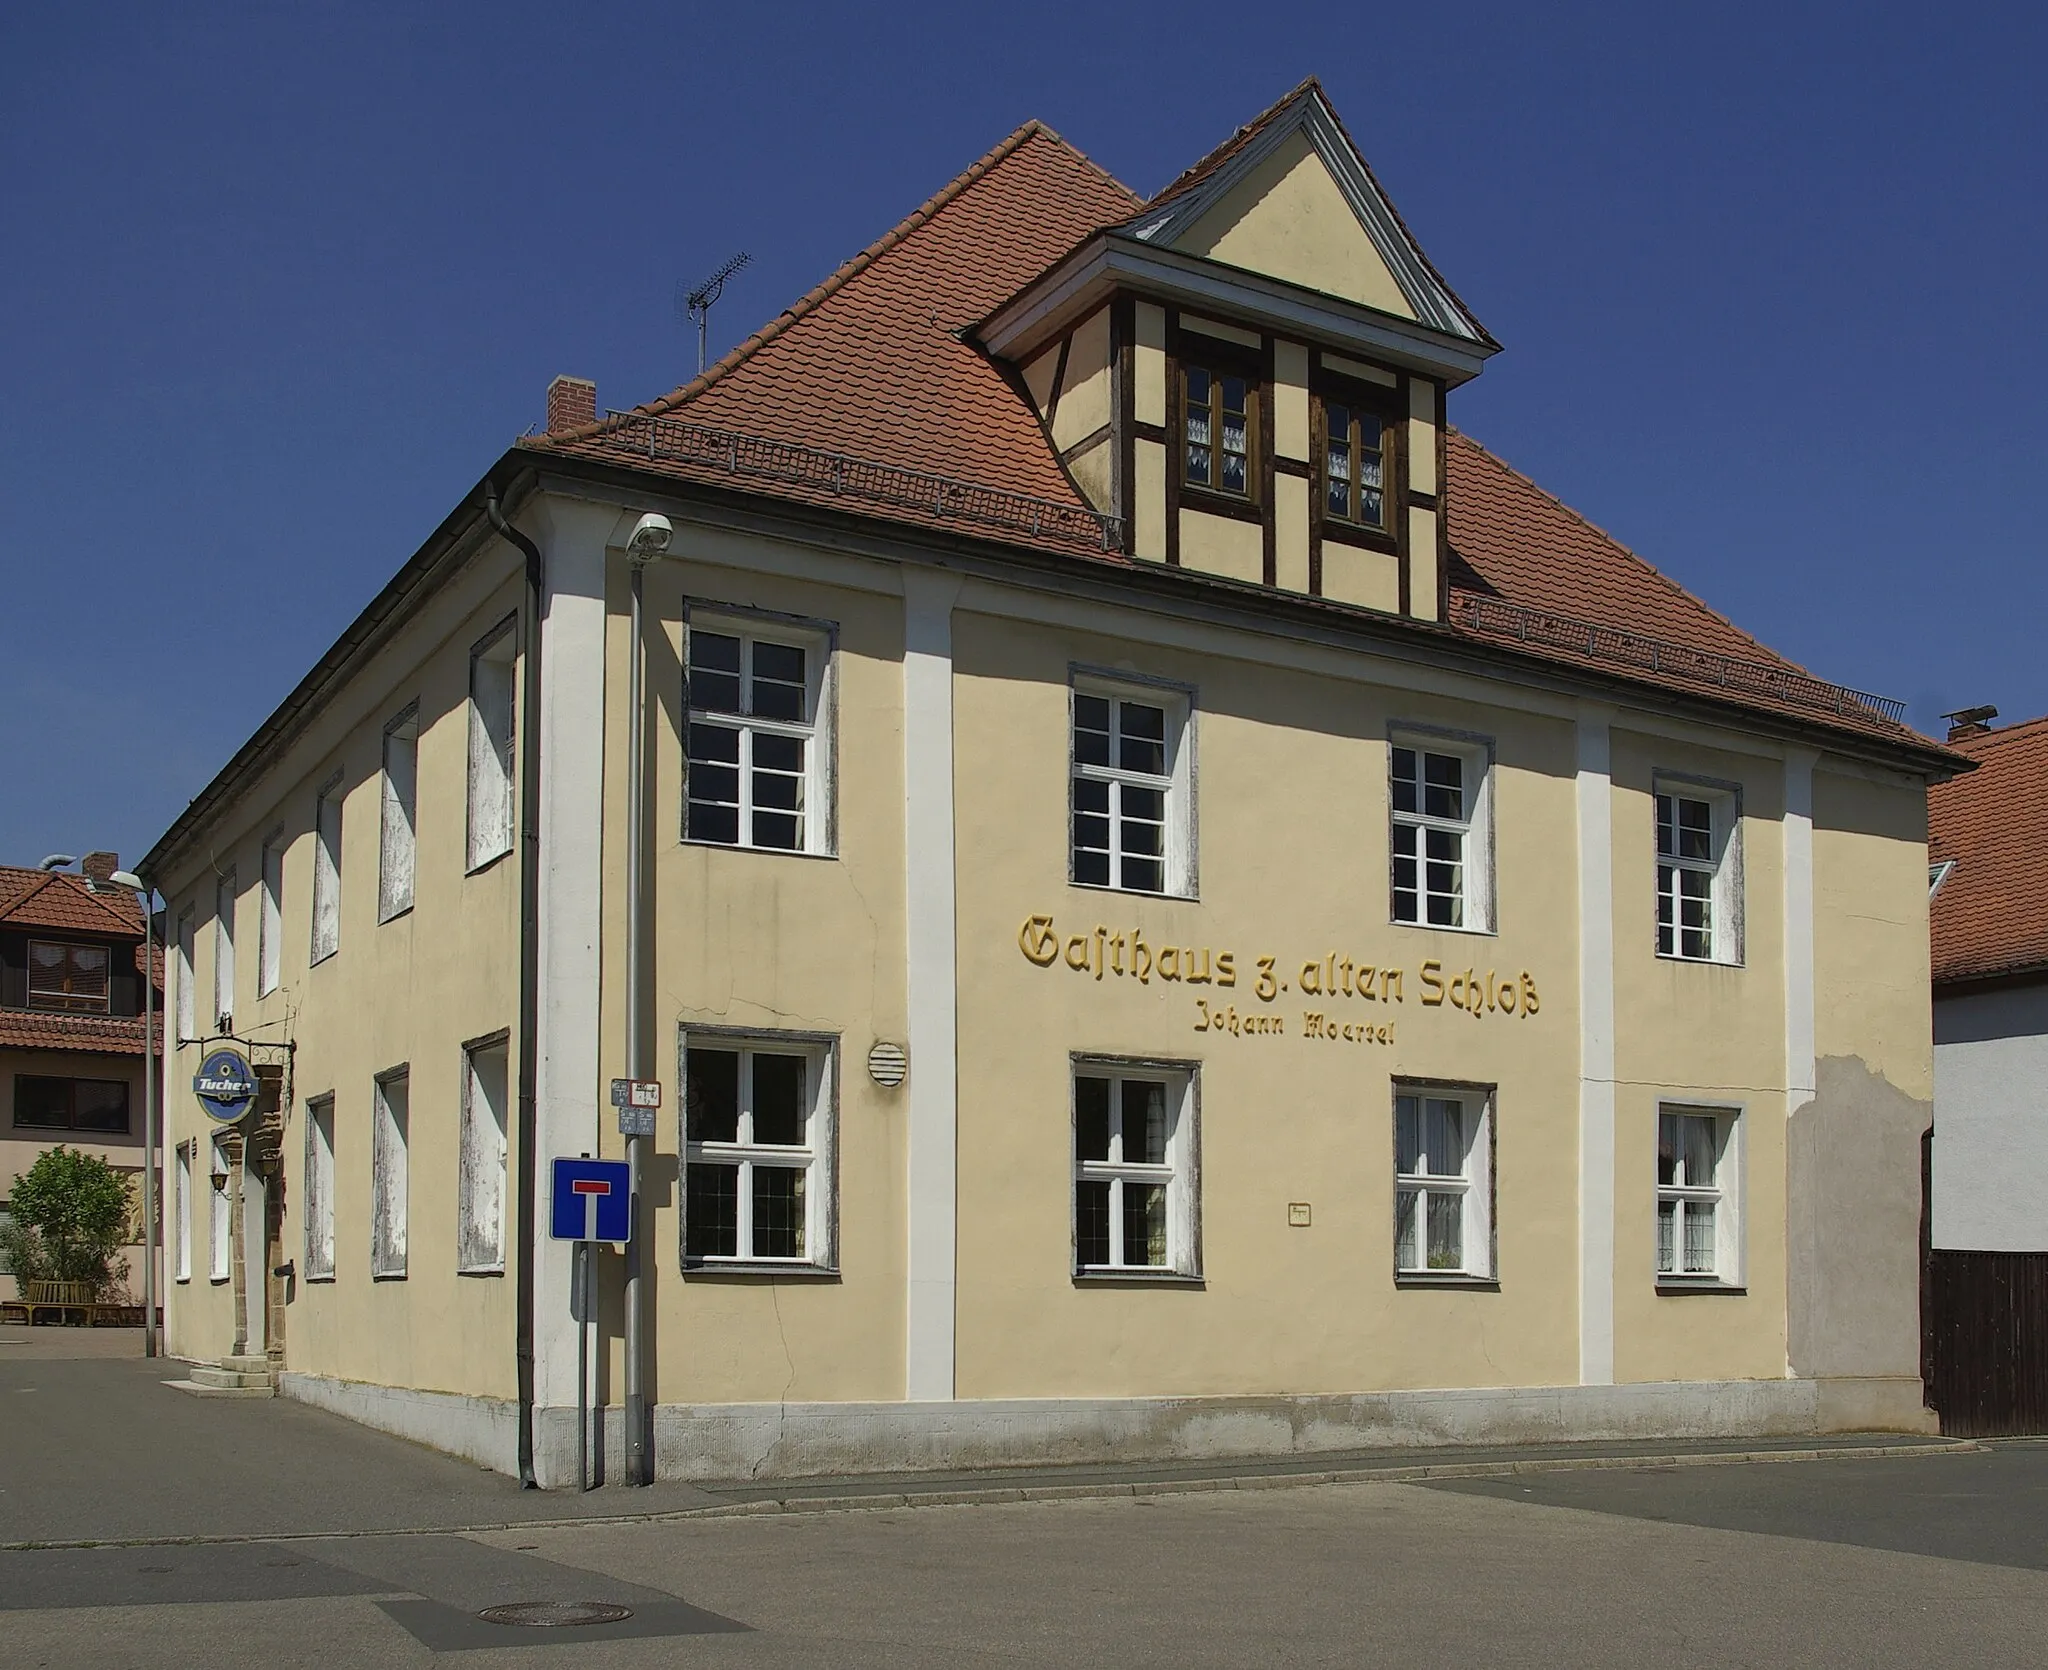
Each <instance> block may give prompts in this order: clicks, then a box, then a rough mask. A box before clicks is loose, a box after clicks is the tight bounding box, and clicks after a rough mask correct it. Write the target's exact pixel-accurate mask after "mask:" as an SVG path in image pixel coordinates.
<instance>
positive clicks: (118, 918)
mask: <svg viewBox="0 0 2048 1670" xmlns="http://www.w3.org/2000/svg"><path fill="white" fill-rule="evenodd" d="M81 863H82V870H81V872H80V873H76V874H73V873H70V872H68V871H65V870H59V869H48V870H43V869H37V870H24V869H16V868H12V867H7V866H0V1098H4V1099H5V1100H4V1103H0V1107H4V1122H0V1212H4V1211H5V1210H6V1196H7V1191H8V1189H9V1188H10V1187H11V1186H12V1184H13V1182H14V1180H15V1179H16V1178H18V1177H19V1176H20V1175H21V1174H22V1173H23V1172H25V1171H26V1170H28V1168H29V1167H30V1166H31V1165H33V1164H34V1163H35V1161H36V1157H37V1156H38V1155H39V1154H41V1153H42V1152H43V1151H44V1150H45V1149H48V1148H52V1147H55V1146H56V1145H57V1144H59V1143H61V1144H63V1145H65V1146H67V1147H70V1148H74V1149H77V1150H80V1151H81V1152H84V1153H87V1154H94V1155H97V1156H98V1157H99V1158H101V1159H103V1160H105V1161H107V1163H108V1164H110V1165H111V1166H113V1167H114V1168H115V1170H117V1171H119V1172H122V1173H124V1174H125V1175H126V1176H127V1177H128V1178H129V1180H130V1188H131V1194H132V1197H133V1230H132V1234H131V1237H130V1239H131V1242H132V1245H131V1246H129V1247H128V1249H127V1259H128V1269H129V1285H130V1287H131V1288H132V1289H133V1290H134V1292H135V1295H136V1297H137V1300H138V1302H139V1300H140V1296H141V1290H142V1244H141V1243H142V1239H143V1237H142V1168H143V1095H144V1087H145V1084H146V1081H147V1076H148V1071H149V1069H148V1066H147V1055H148V1051H149V1043H148V1040H147V1036H146V1034H145V1031H144V1025H145V1021H144V1011H145V1009H146V1007H148V1003H147V1001H146V999H145V993H144V990H143V981H144V979H145V978H146V977H147V969H146V966H145V962H144V950H143V945H144V935H143V923H142V906H141V904H140V903H139V902H138V900H137V899H136V896H135V894H134V892H133V891H131V890H130V889H128V888H126V887H120V886H116V885H115V884H114V883H112V882H111V881H109V880H108V879H107V878H108V877H110V876H111V875H113V873H114V872H115V871H116V870H118V869H119V868H120V860H119V859H118V858H117V857H116V856H115V855H114V854H113V853H110V852H94V853H88V854H86V856H85V858H84V859H83V860H82V861H81ZM156 968H157V977H158V981H159V991H158V995H157V997H156V999H155V1000H154V1001H155V1002H156V1006H157V1007H158V1009H159V1010H161V1007H162V999H161V987H160V983H161V979H162V962H161V959H160V958H159V959H158V961H157V965H156ZM13 1297H15V1284H14V1280H13V1277H12V1274H11V1273H6V1274H0V1298H13Z"/></svg>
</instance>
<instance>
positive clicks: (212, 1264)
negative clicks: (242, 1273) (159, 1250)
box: [206, 1131, 235, 1286]
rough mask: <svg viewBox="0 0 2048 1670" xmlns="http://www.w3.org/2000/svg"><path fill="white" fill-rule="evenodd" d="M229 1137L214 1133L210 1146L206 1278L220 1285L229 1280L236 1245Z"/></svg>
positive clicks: (222, 1132) (207, 1170) (233, 1173)
mask: <svg viewBox="0 0 2048 1670" xmlns="http://www.w3.org/2000/svg"><path fill="white" fill-rule="evenodd" d="M227 1140H228V1134H227V1132H225V1131H214V1132H213V1133H211V1137H210V1140H209V1141H208V1143H207V1145H206V1149H207V1155H206V1157H207V1168H206V1187H207V1212H206V1279H207V1280H208V1281H210V1282H213V1283H214V1284H215V1285H216V1286H218V1285H219V1284H220V1283H221V1282H224V1281H226V1280H227V1279H228V1276H229V1274H230V1269H229V1266H230V1262H231V1256H232V1248H233V1242H234V1228H233V1222H232V1218H231V1216H230V1209H231V1207H232V1205H233V1201H232V1199H231V1193H232V1190H233V1188H234V1177H235V1168H234V1164H233V1162H232V1161H230V1160H229V1159H228V1154H227Z"/></svg>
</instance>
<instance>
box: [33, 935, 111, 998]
mask: <svg viewBox="0 0 2048 1670" xmlns="http://www.w3.org/2000/svg"><path fill="white" fill-rule="evenodd" d="M108 962H109V959H108V956H107V948H106V947H105V946H104V945H69V944H65V943H63V942H62V941H59V940H50V939H32V940H30V941H29V942H28V1006H29V1007H30V1008H31V1009H60V1010H64V1011H66V1012H68V1013H71V1014H83V1015H104V1014H105V1013H106V1012H107V970H108Z"/></svg>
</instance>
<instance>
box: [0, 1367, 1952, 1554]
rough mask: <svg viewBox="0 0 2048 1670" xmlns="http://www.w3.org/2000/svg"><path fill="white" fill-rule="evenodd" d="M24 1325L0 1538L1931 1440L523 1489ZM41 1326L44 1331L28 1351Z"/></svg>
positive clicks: (329, 1527) (1356, 1454)
mask: <svg viewBox="0 0 2048 1670" xmlns="http://www.w3.org/2000/svg"><path fill="white" fill-rule="evenodd" d="M30 1332H31V1331H30V1330H28V1329H8V1330H0V1409H4V1410H5V1425H4V1427H0V1447H4V1459H5V1465H4V1466H0V1546H18V1545H21V1544H25V1543H40V1544H51V1543H84V1542H150V1541H159V1540H182V1539H206V1540H241V1539H249V1538H259V1537H270V1538H274V1537H281V1536H282V1537H291V1536H352V1535H366V1534H370V1533H377V1532H387V1533H401V1532H421V1531H460V1530H489V1529H495V1528H498V1527H507V1526H520V1525H526V1526H539V1525H546V1524H575V1523H586V1524H587V1523H594V1522H599V1521H606V1520H615V1521H634V1520H645V1519H651V1518H652V1519H658V1518H669V1517H676V1518H681V1517H686V1516H687V1517H696V1516H700V1515H701V1516H725V1515H733V1514H761V1513H792V1512H794V1513H806V1512H810V1513H816V1512H827V1511H834V1510H843V1509H856V1508H864V1509H878V1510H879V1509H885V1508H891V1507H904V1506H910V1505H925V1504H936V1503H942V1502H953V1503H975V1502H983V1503H988V1502H1006V1501H1007V1502H1015V1501H1024V1500H1045V1499H1051V1498H1058V1497H1069V1496H1072V1497H1086V1496H1097V1497H1114V1496H1121V1497H1132V1496H1153V1495H1159V1494H1166V1493H1173V1494H1179V1493H1187V1492H1196V1491H1213V1490H1219V1489H1237V1490H1246V1489H1274V1488H1281V1487H1295V1488H1305V1487H1309V1486H1313V1485H1317V1484H1328V1483H1333V1482H1364V1481H1367V1480H1383V1481H1387V1482H1416V1481H1421V1480H1425V1479H1431V1480H1441V1479H1458V1478H1466V1479H1471V1478H1487V1477H1501V1476H1507V1475H1514V1474H1522V1473H1536V1472H1550V1471H1556V1470H1561V1469H1569V1470H1574V1471H1576V1470H1580V1469H1600V1468H1616V1467H1619V1468H1624V1469H1640V1468H1643V1467H1656V1468H1660V1469H1661V1468H1670V1467H1680V1466H1684V1467H1696V1466H1700V1465H1706V1464H1723V1465H1725V1464H1731V1463H1734V1462H1737V1461H1741V1460H1750V1459H1761V1460H1771V1459H1778V1460H1787V1461H1790V1460H1799V1459H1807V1458H1813V1457H1817V1456H1821V1455H1830V1456H1833V1457H1835V1458H1837V1459H1841V1460H1849V1459H1858V1458H1866V1457H1871V1458H1875V1457H1894V1456H1895V1457H1898V1458H1900V1459H1904V1458H1905V1457H1908V1456H1913V1455H1924V1454H1926V1453H1928V1451H1929V1450H1930V1448H1931V1447H1932V1448H1940V1447H1943V1446H1940V1445H1938V1444H1937V1445H1934V1446H1930V1444H1929V1441H1928V1440H1925V1439H1920V1438H1911V1437H1899V1436H1892V1435H1883V1434H1873V1435H1851V1436H1846V1437H1836V1438H1827V1439H1781V1440H1755V1439H1731V1440H1712V1441H1701V1442H1659V1441H1641V1442H1632V1443H1604V1444H1559V1445H1543V1446H1524V1447H1494V1448H1445V1449H1427V1450H1361V1451H1352V1452H1347V1453H1344V1454H1328V1453H1325V1454H1317V1455H1304V1456H1290V1457H1284V1458H1262V1459H1256V1460H1236V1461H1231V1460H1223V1461H1207V1462H1202V1463H1184V1464H1179V1465H1145V1466H1130V1467H1047V1468H1035V1469H1028V1470H1013V1469H1004V1470H997V1471H975V1472H944V1473H920V1474H890V1475H874V1476H865V1477H860V1478H829V1479H812V1480H803V1481H788V1480H782V1481H769V1482H764V1481H750V1480H735V1481H730V1482H725V1483H715V1484H702V1485H698V1484H684V1483H678V1482H667V1483H661V1484H656V1485H653V1486H651V1487H649V1488H647V1489H644V1490H633V1489H627V1488H624V1487H618V1486H614V1487H608V1488H605V1489H601V1490H594V1491H590V1492H587V1493H578V1492H574V1491H524V1490H521V1489H520V1488H519V1486H518V1484H517V1482H516V1481H514V1480H512V1479H510V1478H507V1477H506V1476H504V1475H503V1474H499V1473H494V1472H490V1471H487V1470H485V1469H483V1468H480V1467H477V1466H474V1465H472V1464H471V1463H468V1462H464V1461H458V1460H456V1459H454V1458H453V1457H450V1456H445V1455H442V1454H440V1453H438V1452H436V1451H433V1450H428V1449H424V1448H422V1447H420V1446H418V1445H415V1444H411V1443H408V1442H406V1441H404V1440H403V1439H398V1438H392V1437H390V1436H388V1435H386V1434H384V1433H379V1432H373V1431H371V1430H369V1429H368V1428H366V1427H361V1426H358V1425H356V1424H355V1423H354V1422H351V1421H347V1420H344V1419H342V1418H341V1417H339V1416H335V1415H330V1414H328V1413H326V1412H324V1411H322V1410H317V1409H312V1408H309V1407H307V1406H305V1405H303V1404H298V1403H294V1402H291V1401H290V1400H289V1399H283V1398H280V1399H274V1400H246V1401H245V1400H231V1399H218V1400H216V1399H199V1398H193V1397H188V1396H186V1395H184V1394H182V1393H179V1392H174V1391H172V1390H171V1389H170V1388H168V1387H166V1386H165V1385H163V1384H162V1382H163V1381H165V1380H167V1379H174V1378H177V1377H178V1376H179V1375H180V1374H181V1373H182V1372H183V1367H182V1365H181V1364H179V1363H178V1362H177V1361H176V1360H175V1359H164V1358H159V1359H156V1360H154V1361H152V1360H148V1359H145V1358H142V1357H141V1356H140V1355H135V1356H131V1357H127V1358H123V1359H114V1360H109V1359H108V1358H107V1357H106V1356H104V1355H103V1354H102V1352H103V1349H104V1348H103V1347H102V1344H101V1340H100V1338H99V1336H100V1335H108V1336H113V1338H114V1339H116V1340H118V1339H119V1338H120V1336H121V1335H122V1334H123V1333H127V1332H129V1331H126V1330H113V1329H107V1330H86V1329H56V1328H38V1329H35V1330H33V1333H34V1335H36V1336H38V1337H37V1338H35V1339H33V1340H29V1339H15V1338H10V1337H9V1336H10V1335H28V1334H29V1333H30ZM43 1335H55V1336H60V1337H59V1338H56V1339H52V1340H49V1341H47V1342H45V1341H44V1340H43V1339H42V1338H41V1337H40V1336H43ZM140 1342H141V1335H140V1331H139V1330H135V1331H133V1337H132V1339H130V1340H128V1341H127V1342H126V1343H127V1344H128V1345H129V1346H130V1348H131V1349H132V1350H133V1351H135V1352H137V1353H139V1351H140V1349H141V1344H140ZM1947 1447H1957V1446H1947ZM1960 1447H1961V1448H1965V1449H1967V1448H1968V1447H1969V1446H1960Z"/></svg>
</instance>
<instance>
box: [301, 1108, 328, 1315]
mask: <svg viewBox="0 0 2048 1670" xmlns="http://www.w3.org/2000/svg"><path fill="white" fill-rule="evenodd" d="M306 1280H308V1281H333V1280H334V1092H332V1091H331V1090H330V1091H329V1092H328V1093H327V1094H326V1095H324V1096H309V1097H307V1098H306Z"/></svg>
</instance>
